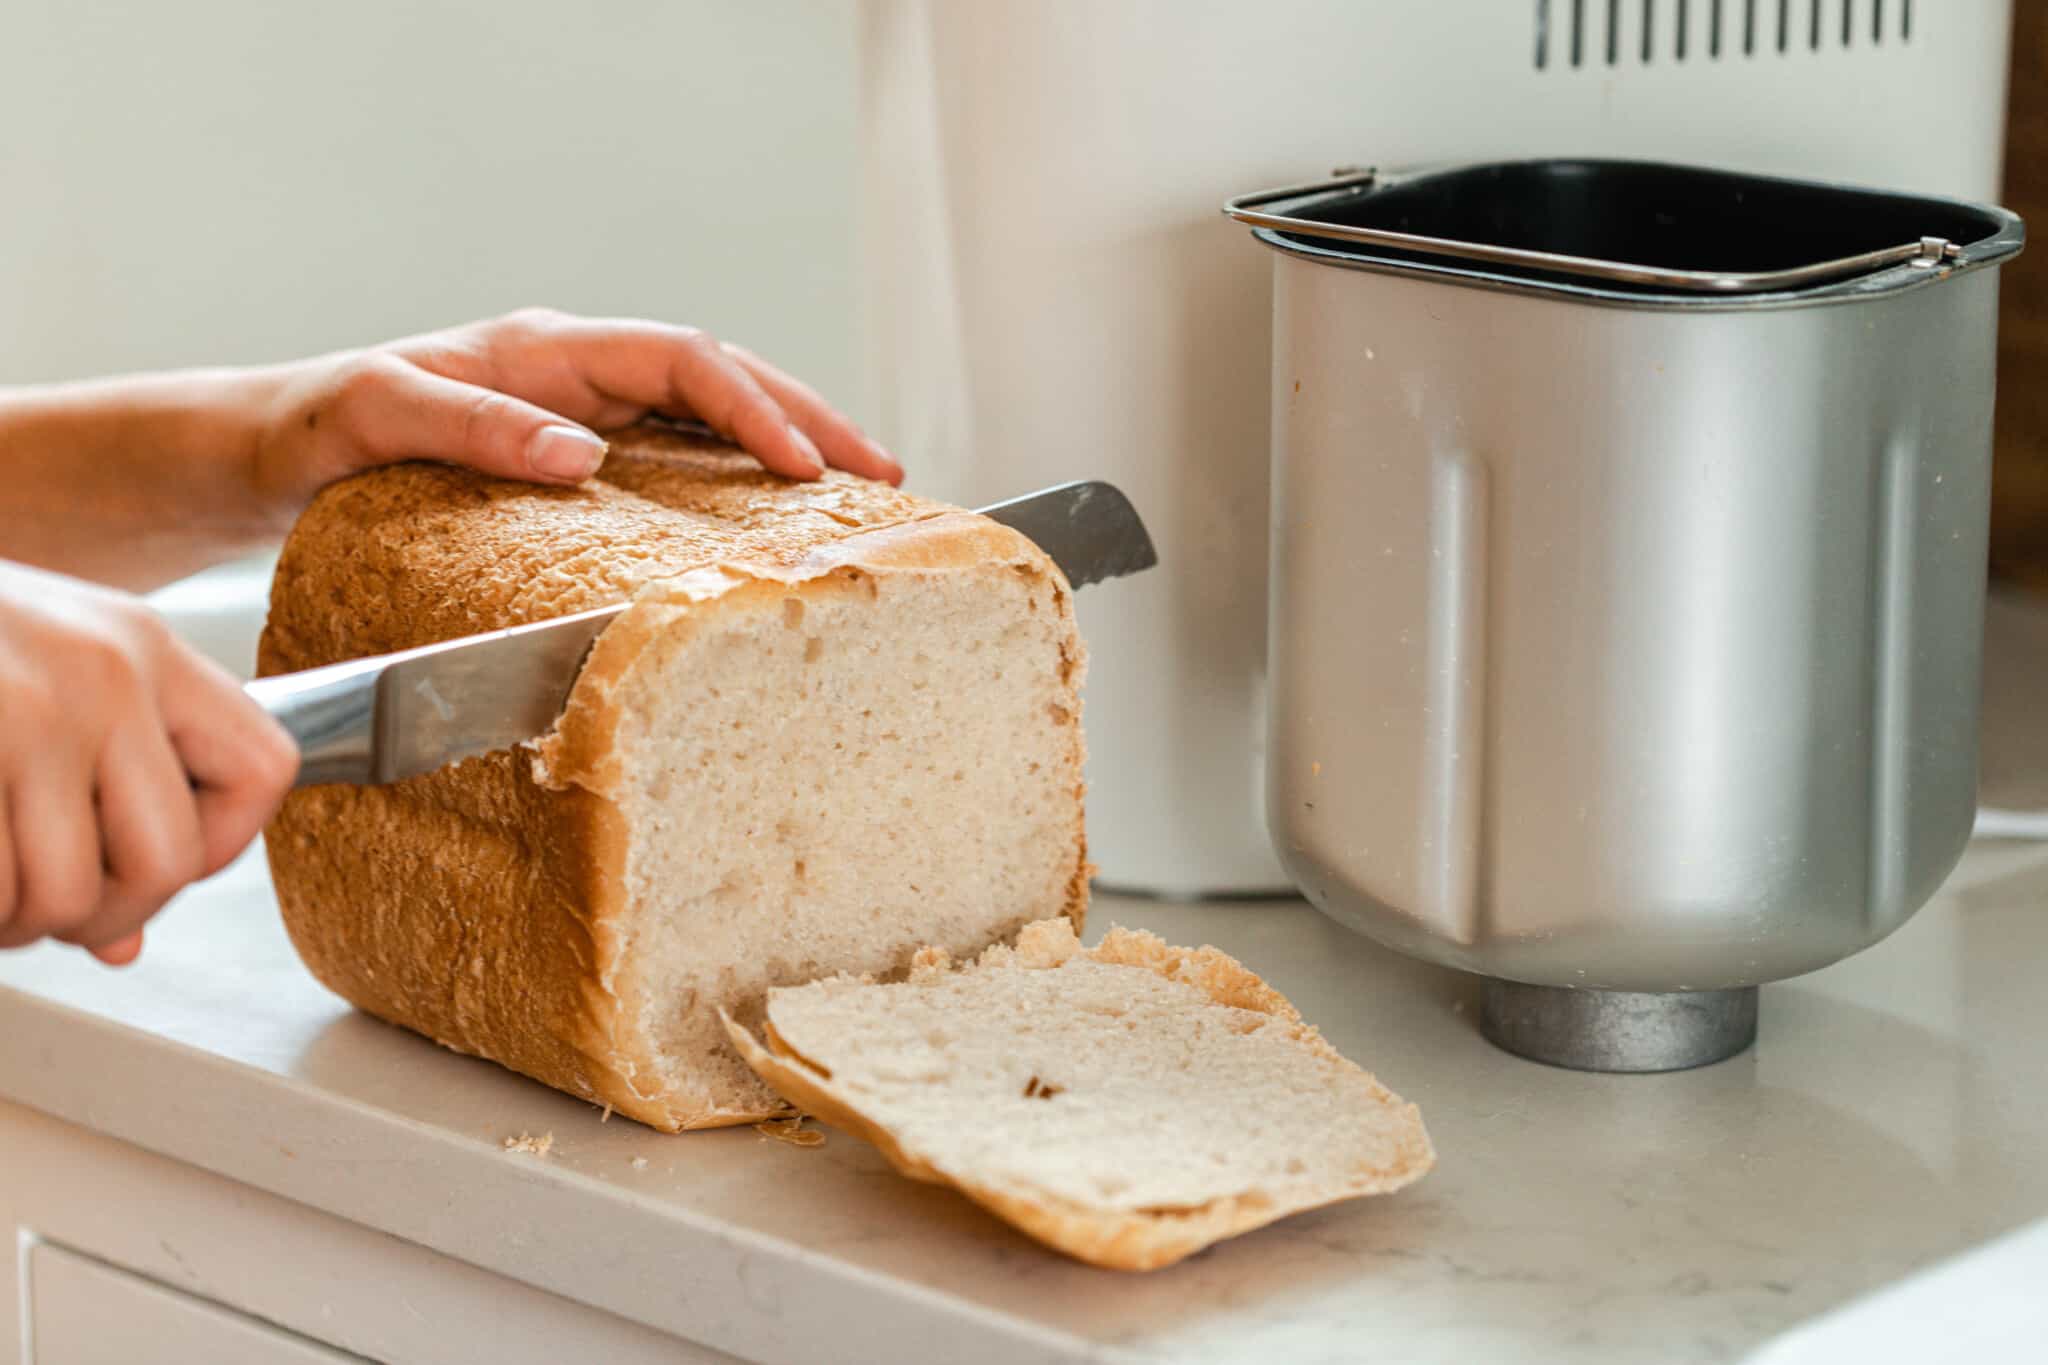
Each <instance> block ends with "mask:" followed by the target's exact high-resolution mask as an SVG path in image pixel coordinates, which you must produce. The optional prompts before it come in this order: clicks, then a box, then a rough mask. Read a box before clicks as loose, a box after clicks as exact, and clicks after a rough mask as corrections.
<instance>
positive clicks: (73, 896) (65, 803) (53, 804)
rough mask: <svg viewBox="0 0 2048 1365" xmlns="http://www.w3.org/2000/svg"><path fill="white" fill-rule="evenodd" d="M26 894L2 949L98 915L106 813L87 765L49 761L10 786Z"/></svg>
mask: <svg viewBox="0 0 2048 1365" xmlns="http://www.w3.org/2000/svg"><path fill="white" fill-rule="evenodd" d="M7 813H8V820H9V823H10V824H11V825H12V826H13V829H14V836H15V837H14V856H15V860H16V873H15V876H16V879H17V882H18V883H19V886H20V888H21V889H20V898H19V901H18V903H17V904H16V906H15V912H14V915H13V917H12V918H11V919H9V920H8V921H7V924H6V925H5V927H0V948H19V947H23V946H24V945H26V944H30V943H34V942H35V941H36V940H37V939H39V938H44V937H48V936H61V935H63V934H64V933H66V932H67V931H69V930H70V929H72V928H73V927H74V926H76V925H79V924H83V923H84V922H85V921H86V920H87V919H89V918H90V917H91V916H92V913H93V911H94V910H95V909H96V908H97V907H98V905H99V902H100V895H101V890H102V888H103V886H104V883H105V877H104V875H103V874H102V872H101V853H100V830H99V818H98V815H97V814H96V813H95V812H94V810H93V802H92V782H91V777H90V774H89V773H88V772H87V771H86V770H85V769H82V768H81V769H78V770H74V771H66V770H64V769H60V768H53V767H51V766H49V765H43V766H41V767H40V768H37V769H31V770H30V771H28V772H27V773H25V774H24V775H23V779H22V780H21V781H20V782H18V783H16V784H15V785H14V786H12V787H10V788H9V789H8V802H7Z"/></svg>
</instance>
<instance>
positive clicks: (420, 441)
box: [343, 358, 605, 483]
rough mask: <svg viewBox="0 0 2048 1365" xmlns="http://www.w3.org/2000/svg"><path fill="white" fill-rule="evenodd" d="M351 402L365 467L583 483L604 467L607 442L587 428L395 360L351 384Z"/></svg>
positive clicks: (349, 416) (350, 417) (347, 397)
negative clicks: (401, 463)
mask: <svg viewBox="0 0 2048 1365" xmlns="http://www.w3.org/2000/svg"><path fill="white" fill-rule="evenodd" d="M343 402H344V403H345V404H346V405H347V411H346V412H345V414H344V418H345V422H346V428H345V429H346V430H347V431H348V432H349V433H350V434H351V435H352V436H353V437H354V438H355V441H356V443H357V445H358V446H359V447H360V453H361V455H362V456H363V457H364V463H365V464H390V463H392V462H394V461H398V460H442V461H445V462H447V463H449V464H457V465H466V466H468V467H469V468H471V469H476V470H480V471H482V472H483V473H486V474H495V475H498V476H499V477H501V478H507V479H528V480H532V481H535V482H539V483H576V482H579V481H581V480H583V479H586V478H589V477H590V476H591V475H592V474H594V473H596V472H597V467H598V466H599V465H600V464H602V463H604V455H605V443H604V441H603V439H602V438H601V437H599V436H598V435H597V434H596V433H594V432H592V431H591V430H589V429H588V428H587V427H584V426H581V425H579V424H578V423H575V422H572V421H570V420H569V419H568V418H566V417H561V416H558V415H557V414H555V413H552V412H549V411H548V410H547V409H546V408H542V407H536V406H535V405H534V404H532V403H528V402H526V401H525V400H523V399H519V398H514V397H512V396H511V395H510V394H504V393H498V392H497V391H495V390H493V389H486V388H480V387H478V386H477V385H475V384H465V383H463V382H462V381H461V380H459V379H449V378H447V377H445V376H443V375H438V374H434V373H433V372H431V371H429V370H423V369H421V368H419V367H418V366H417V365H413V364H410V363H408V362H406V361H402V360H397V359H395V358H394V359H392V360H390V362H389V363H386V364H379V365H376V366H375V367H374V368H372V369H371V370H369V371H368V373H367V375H366V376H364V377H360V378H358V379H357V381H356V382H355V383H352V384H350V385H349V387H348V389H347V391H346V393H345V394H344V397H343Z"/></svg>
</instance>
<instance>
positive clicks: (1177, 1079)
mask: <svg viewBox="0 0 2048 1365" xmlns="http://www.w3.org/2000/svg"><path fill="white" fill-rule="evenodd" d="M949 958H950V955H949V954H948V953H947V952H946V951H945V950H944V949H939V948H934V949H933V950H931V951H929V952H926V953H922V954H920V955H919V956H918V958H917V960H916V963H915V966H914V969H913V971H912V973H911V975H910V977H909V978H908V980H904V981H897V982H887V983H877V982H874V981H863V980H860V979H857V978H854V977H850V976H842V977H837V978H833V979H829V980H823V981H818V982H813V983H811V984H809V985H805V986H797V987H791V988H786V989H776V990H771V991H770V992H769V993H768V1007H767V1012H766V1018H765V1020H764V1021H763V1025H762V1030H761V1035H762V1036H761V1037H758V1038H757V1037H756V1036H755V1032H754V1031H753V1030H752V1029H749V1028H748V1027H746V1026H745V1025H744V1024H743V1023H741V1022H739V1021H736V1020H729V1021H728V1022H727V1027H728V1029H729V1030H730V1032H731V1034H732V1037H733V1042H734V1045H735V1046H737V1047H738V1048H739V1049H740V1051H741V1052H742V1053H743V1054H745V1056H746V1059H747V1062H748V1064H749V1065H751V1066H752V1067H753V1068H754V1069H755V1070H756V1071H758V1072H759V1073H760V1074H761V1075H762V1076H763V1077H764V1078H765V1079H766V1080H767V1081H768V1082H769V1083H770V1084H771V1085H773V1086H774V1087H775V1088H776V1090H778V1091H779V1092H781V1093H782V1094H783V1095H785V1096H786V1097H788V1099H789V1100H790V1101H791V1102H792V1103H793V1104H795V1105H796V1106H798V1107H799V1108H801V1109H802V1110H803V1111H804V1112H806V1113H810V1114H815V1115H817V1116H818V1117H819V1118H821V1119H823V1120H824V1121H825V1122H827V1123H830V1124H832V1125H834V1126H835V1127H839V1128H843V1129H845V1130H847V1131H849V1132H852V1133H855V1134H857V1135H859V1136H861V1137H864V1138H866V1139H868V1140H869V1141H871V1142H873V1143H874V1144H875V1145H876V1146H877V1147H879V1148H880V1149H881V1151H882V1154H883V1155H884V1156H885V1157H887V1158H888V1160H889V1162H890V1164H891V1165H893V1166H895V1167H896V1169H897V1170H899V1171H901V1172H902V1173H903V1174H905V1175H907V1176H910V1177H912V1178H913V1179H917V1180H927V1181H932V1182H934V1183H937V1184H944V1185H952V1186H954V1187H956V1188H957V1189H959V1190H960V1191H961V1192H962V1193H964V1194H965V1195H966V1196H967V1197H968V1198H970V1199H972V1200H974V1201H975V1202H976V1203H978V1204H981V1205H982V1206H984V1207H986V1208H987V1209H989V1210H990V1211H991V1212H993V1213H995V1214H996V1215H997V1216H998V1217H1000V1218H1003V1219H1005V1220H1006V1221H1008V1222H1010V1223H1012V1224H1014V1225H1016V1226H1017V1227H1018V1228H1021V1229H1022V1230H1023V1231H1025V1232H1026V1233H1029V1234H1030V1235H1031V1236H1033V1237H1036V1238H1037V1239H1038V1240H1039V1241H1041V1242H1044V1243H1045V1244H1046V1245H1048V1246H1051V1247H1055V1248H1057V1249H1058V1250H1060V1251H1063V1252H1066V1253H1067V1254H1068V1255H1070V1256H1074V1257H1078V1258H1079V1259H1081V1260H1083V1261H1087V1262H1089V1263H1091V1264H1093V1265H1099V1266H1107V1267H1110V1268H1112V1269H1117V1270H1153V1269H1157V1268H1158V1267H1160V1266H1166V1265H1171V1264H1173V1263H1174V1262H1175V1261H1178V1260H1180V1259H1181V1258H1183V1257H1185V1256H1188V1255H1190V1254H1192V1253H1194V1252H1196V1251H1199V1250H1201V1249H1202V1248H1203V1247H1205V1246H1208V1245H1210V1244H1211V1243H1213V1242H1217V1241H1220V1240H1222V1239H1223V1238H1225V1237H1232V1236H1235V1235H1237V1234H1238V1233H1241V1232H1247V1231H1249V1230H1251V1229H1252V1228H1256V1227H1260V1226H1263V1225H1264V1224H1267V1223H1270V1222H1272V1221H1274V1220H1275V1219H1278V1218H1283V1217H1285V1216H1287V1215H1288V1214H1290V1213H1296V1212H1299V1211H1301V1210H1303V1209H1310V1208H1315V1207H1317V1206H1319V1205H1322V1204H1330V1203H1335V1202H1336V1201H1338V1200H1340V1199H1352V1198H1356V1197H1358V1196H1360V1195H1368V1194H1382V1193H1386V1192H1388V1191H1391V1190H1396V1189H1399V1188H1400V1187H1401V1186H1403V1185H1406V1184H1408V1183H1409V1182H1411V1181H1414V1180H1418V1179H1420V1178H1421V1177H1422V1176H1423V1175H1424V1174H1425V1173H1427V1172H1428V1170H1429V1169H1430V1167H1431V1166H1432V1165H1433V1164H1434V1163H1435V1160H1436V1157H1435V1154H1434V1152H1433V1151H1432V1150H1431V1147H1430V1142H1429V1135H1428V1133H1427V1132H1425V1131H1424V1129H1423V1126H1422V1118H1421V1115H1419V1114H1418V1113H1417V1112H1416V1109H1415V1106H1414V1105H1412V1104H1405V1103H1403V1102H1402V1101H1401V1099H1400V1097H1399V1096H1397V1095H1394V1094H1393V1093H1392V1092H1390V1091H1388V1090H1387V1088H1386V1087H1385V1086H1382V1085H1381V1084H1380V1083H1379V1082H1377V1081H1375V1080H1374V1079H1373V1078H1372V1077H1371V1076H1369V1075H1367V1074H1366V1073H1365V1072H1363V1071H1361V1070H1359V1068H1358V1067H1356V1066H1354V1065H1353V1064H1352V1063H1351V1062H1349V1061H1347V1060H1345V1059H1344V1058H1343V1057H1341V1056H1339V1055H1338V1053H1337V1051H1336V1050H1335V1049H1334V1048H1332V1047H1331V1046H1330V1045H1329V1044H1328V1043H1327V1042H1325V1041H1324V1040H1323V1038H1322V1036H1321V1035H1320V1034H1318V1033H1317V1032H1316V1031H1315V1030H1314V1029H1313V1028H1311V1027H1309V1026H1308V1025H1307V1024H1305V1023H1303V1022H1302V1019H1301V1016H1300V1015H1299V1014H1298V1013H1296V1012H1295V1010H1294V1007H1293V1006H1292V1005H1290V1004H1288V1003H1287V1001H1286V1000H1285V999H1284V998H1282V997H1281V995H1280V994H1279V992H1277V991H1275V990H1273V989H1272V988H1271V987H1269V986H1267V985H1266V984H1265V983H1264V982H1263V981H1261V980H1259V978H1258V977H1256V976H1254V975H1252V973H1251V972H1249V971H1247V970H1245V969H1244V967H1242V966H1240V965H1239V964H1238V963H1237V962H1236V961H1235V960H1234V959H1232V958H1230V957H1228V956H1226V955H1224V954H1223V953H1220V952H1217V951H1216V950H1215V949H1213V948H1200V949H1187V948H1172V947H1168V946H1167V945H1166V944H1165V943H1164V942H1162V941H1161V940H1160V939H1158V938H1157V937H1155V936H1153V935H1151V934H1146V933H1136V932H1131V931H1128V930H1122V929H1112V930H1111V931H1110V932H1109V933H1108V934H1107V935H1106V936H1105V937H1104V938H1103V940H1102V943H1101V944H1100V945H1099V946H1098V947H1096V948H1095V949H1093V950H1092V951H1090V950H1086V949H1083V948H1082V947H1081V945H1080V942H1079V940H1078V939H1077V938H1076V936H1075V933H1074V928H1073V925H1072V924H1070V923H1069V922H1068V921H1067V920H1065V919H1054V920H1047V921H1044V922H1041V923H1038V924H1033V925H1030V926H1027V927H1026V928H1025V929H1024V930H1023V931H1022V933H1021V934H1020V935H1019V936H1018V940H1017V944H1016V946H1015V948H1014V949H1013V948H1009V947H1001V946H998V947H994V948H990V949H989V950H987V951H986V952H985V953H983V954H982V955H981V956H980V958H979V960H978V961H975V962H973V963H970V964H969V965H967V966H965V967H961V968H957V969H956V968H954V967H953V966H952V964H951V962H950V960H949Z"/></svg>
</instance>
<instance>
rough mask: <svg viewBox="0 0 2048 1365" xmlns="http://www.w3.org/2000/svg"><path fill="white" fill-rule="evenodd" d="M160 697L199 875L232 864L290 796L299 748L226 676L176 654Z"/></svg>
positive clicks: (183, 652)
mask: <svg viewBox="0 0 2048 1365" xmlns="http://www.w3.org/2000/svg"><path fill="white" fill-rule="evenodd" d="M176 648H177V651H178V654H177V657H176V658H175V660H174V661H173V662H172V663H170V664H169V665H167V666H166V668H165V672H164V681H163V683H162V685H161V689H160V696H161V704H162V707H163V718H164V729H165V730H166V732H167V733H168V734H169V735H170V740H171V746H172V748H174V749H175V750H176V751H177V754H178V761H179V762H180V763H181V764H183V766H184V769H185V771H186V773H187V774H189V776H190V777H191V780H192V782H193V783H194V784H195V790H194V791H193V800H194V805H195V807H196V809H197V812H198V817H199V829H200V850H201V861H200V875H201V876H207V877H210V876H212V875H213V874H214V873H216V872H218V871H220V870H221V869H222V868H223V867H226V866H227V865H228V864H229V863H231V862H233V861H234V859H235V855H236V854H238V853H240V852H241V851H242V850H243V849H244V848H245V847H247V846H248V843H249V841H250V840H251V839H253V838H255V837H256V834H257V832H258V831H259V830H261V829H262V828H263V826H264V824H265V823H266V822H267V821H268V820H269V819H270V817H271V816H272V815H273V814H275V813H276V811H277V806H278V803H279V802H280V801H282V800H283V799H284V796H285V793H286V792H288V791H290V790H291V785H292V779H293V778H294V777H296V776H297V774H298V770H299V752H298V747H297V746H296V745H295V744H294V743H293V742H292V738H291V736H290V735H288V734H286V733H285V731H284V728H283V727H282V726H280V725H279V724H278V723H277V722H276V721H274V720H272V719H271V718H270V717H269V716H268V715H266V714H265V713H264V711H263V708H262V707H260V706H258V705H257V704H256V703H255V702H254V701H251V700H250V699H249V696H248V694H247V693H245V692H244V691H242V689H241V688H240V687H239V686H237V685H236V684H235V680H234V679H233V678H231V677H229V676H228V674H227V672H226V670H224V669H222V668H220V667H219V666H218V665H216V664H215V663H213V662H212V661H211V660H209V659H206V658H203V657H202V656H200V655H198V654H196V653H194V652H193V651H191V650H190V649H189V648H187V647H186V646H184V645H182V644H181V645H178V646H176Z"/></svg>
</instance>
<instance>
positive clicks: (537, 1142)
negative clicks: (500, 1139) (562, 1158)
mask: <svg viewBox="0 0 2048 1365" xmlns="http://www.w3.org/2000/svg"><path fill="white" fill-rule="evenodd" d="M554 1147H555V1135H554V1134H553V1133H552V1132H548V1133H542V1134H541V1135H540V1136H539V1137H535V1136H533V1134H531V1133H521V1134H520V1135H519V1136H518V1137H508V1138H506V1139H505V1150H506V1151H508V1152H519V1153H521V1154H523V1155H525V1156H546V1155H547V1154H548V1153H549V1152H551V1151H553V1150H554Z"/></svg>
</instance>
